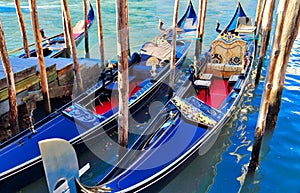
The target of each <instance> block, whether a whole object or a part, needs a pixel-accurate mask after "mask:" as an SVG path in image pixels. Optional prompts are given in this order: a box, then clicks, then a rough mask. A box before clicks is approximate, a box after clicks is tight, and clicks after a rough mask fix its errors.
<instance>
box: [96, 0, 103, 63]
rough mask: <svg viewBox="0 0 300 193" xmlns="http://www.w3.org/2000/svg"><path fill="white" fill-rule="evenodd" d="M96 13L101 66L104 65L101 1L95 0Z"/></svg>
mask: <svg viewBox="0 0 300 193" xmlns="http://www.w3.org/2000/svg"><path fill="white" fill-rule="evenodd" d="M97 15H98V38H99V44H100V45H99V47H100V59H101V64H102V67H103V68H104V67H105V55H104V38H103V26H102V13H101V3H100V0H97Z"/></svg>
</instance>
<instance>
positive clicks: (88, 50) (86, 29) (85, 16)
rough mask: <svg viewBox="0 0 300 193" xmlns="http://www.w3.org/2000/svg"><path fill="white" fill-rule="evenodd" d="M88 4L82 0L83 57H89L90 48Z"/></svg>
mask: <svg viewBox="0 0 300 193" xmlns="http://www.w3.org/2000/svg"><path fill="white" fill-rule="evenodd" d="M88 6H89V5H88V4H87V2H86V0H83V9H84V12H83V13H84V48H85V57H86V58H90V49H89V30H88Z"/></svg>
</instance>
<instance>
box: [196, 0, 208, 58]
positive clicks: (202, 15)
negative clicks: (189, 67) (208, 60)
mask: <svg viewBox="0 0 300 193" xmlns="http://www.w3.org/2000/svg"><path fill="white" fill-rule="evenodd" d="M206 9H207V0H199V9H198V16H199V19H198V25H197V35H196V38H197V40H196V46H195V49H196V50H195V56H196V61H198V59H199V57H200V54H201V52H202V42H203V36H204V29H205V28H204V27H205V19H206Z"/></svg>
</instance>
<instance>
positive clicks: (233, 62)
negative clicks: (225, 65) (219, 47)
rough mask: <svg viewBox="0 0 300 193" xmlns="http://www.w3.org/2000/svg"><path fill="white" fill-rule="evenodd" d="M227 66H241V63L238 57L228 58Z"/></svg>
mask: <svg viewBox="0 0 300 193" xmlns="http://www.w3.org/2000/svg"><path fill="white" fill-rule="evenodd" d="M229 64H230V65H241V64H242V61H241V59H240V58H239V57H237V56H234V57H232V58H230V60H229Z"/></svg>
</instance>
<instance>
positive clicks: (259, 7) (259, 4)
mask: <svg viewBox="0 0 300 193" xmlns="http://www.w3.org/2000/svg"><path fill="white" fill-rule="evenodd" d="M262 1H263V0H258V2H257V7H256V16H255V26H256V28H255V35H256V34H257V37H256V38H255V53H254V55H255V56H256V53H257V46H258V34H259V33H257V32H259V31H258V29H257V28H258V24H259V21H261V16H262V11H263V10H262V9H261V6H262ZM265 2H266V1H265ZM264 5H265V4H264ZM259 28H260V27H259Z"/></svg>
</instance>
